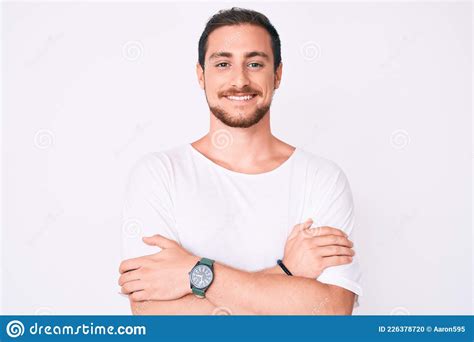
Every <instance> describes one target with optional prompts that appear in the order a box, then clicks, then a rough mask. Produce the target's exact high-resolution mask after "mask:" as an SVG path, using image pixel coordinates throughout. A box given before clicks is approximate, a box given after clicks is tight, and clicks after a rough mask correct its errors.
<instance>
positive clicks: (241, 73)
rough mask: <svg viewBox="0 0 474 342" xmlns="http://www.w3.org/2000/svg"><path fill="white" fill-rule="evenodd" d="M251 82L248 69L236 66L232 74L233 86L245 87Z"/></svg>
mask: <svg viewBox="0 0 474 342" xmlns="http://www.w3.org/2000/svg"><path fill="white" fill-rule="evenodd" d="M249 83H250V80H249V78H248V75H247V71H246V70H245V69H244V68H242V67H240V68H239V67H236V68H234V73H233V75H232V82H231V84H232V86H233V87H235V88H239V89H241V88H244V87H246V86H248V85H249Z"/></svg>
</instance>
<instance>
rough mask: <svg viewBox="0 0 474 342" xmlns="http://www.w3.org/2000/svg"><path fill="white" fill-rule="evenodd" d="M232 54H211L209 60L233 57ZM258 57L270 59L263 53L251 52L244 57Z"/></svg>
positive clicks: (223, 52)
mask: <svg viewBox="0 0 474 342" xmlns="http://www.w3.org/2000/svg"><path fill="white" fill-rule="evenodd" d="M232 56H233V55H232V53H230V52H227V51H220V52H214V53H213V54H211V55H210V56H209V60H213V59H216V58H219V57H228V58H230V57H232ZM256 56H260V57H263V58H265V59H267V60H269V59H270V57H269V56H268V55H267V54H266V53H265V52H263V51H251V52H247V53H245V55H244V57H245V58H251V57H256Z"/></svg>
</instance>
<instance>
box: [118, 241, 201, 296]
mask: <svg viewBox="0 0 474 342" xmlns="http://www.w3.org/2000/svg"><path fill="white" fill-rule="evenodd" d="M143 242H145V243H146V244H147V245H150V246H157V247H160V248H162V250H161V251H160V252H158V253H156V254H152V255H146V256H143V257H139V258H134V259H128V260H125V261H122V263H121V264H120V269H119V272H120V274H121V276H120V278H119V285H120V286H121V287H122V293H124V294H127V295H129V297H130V298H131V299H132V301H145V300H172V299H178V298H181V297H183V296H185V295H187V294H190V293H191V288H190V286H189V275H188V272H189V271H190V270H191V269H192V268H193V266H194V265H195V264H196V263H197V262H198V261H199V260H200V258H198V257H196V256H194V255H192V254H190V253H189V252H188V251H186V250H185V249H184V248H183V247H181V246H180V245H179V244H178V243H177V242H176V241H173V240H170V239H167V238H165V237H163V236H161V235H154V236H152V237H145V238H143Z"/></svg>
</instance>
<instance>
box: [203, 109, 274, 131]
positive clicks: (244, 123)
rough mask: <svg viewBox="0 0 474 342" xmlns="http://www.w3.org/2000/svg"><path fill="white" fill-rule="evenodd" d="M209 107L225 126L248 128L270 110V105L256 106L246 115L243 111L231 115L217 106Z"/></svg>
mask: <svg viewBox="0 0 474 342" xmlns="http://www.w3.org/2000/svg"><path fill="white" fill-rule="evenodd" d="M209 109H210V110H211V113H212V114H214V116H215V117H216V118H217V119H219V120H220V121H221V122H222V123H223V124H224V125H226V126H229V127H234V128H249V127H252V126H253V125H255V124H257V123H258V122H259V121H260V120H262V118H263V117H264V116H265V114H267V113H268V111H269V110H270V105H268V106H263V107H257V108H256V109H255V111H254V112H253V113H251V114H249V115H247V116H245V115H244V114H243V113H239V114H237V115H232V114H230V113H228V112H226V111H225V110H224V109H223V108H222V107H219V106H211V105H209Z"/></svg>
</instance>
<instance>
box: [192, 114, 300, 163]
mask: <svg viewBox="0 0 474 342" xmlns="http://www.w3.org/2000/svg"><path fill="white" fill-rule="evenodd" d="M192 145H193V147H194V148H195V149H197V150H198V151H199V152H201V153H202V154H204V155H205V156H206V157H208V158H209V159H211V160H213V161H214V162H216V163H218V164H221V165H223V166H225V167H227V168H229V169H234V170H253V169H255V168H256V167H257V168H258V169H260V168H266V167H267V166H268V167H270V168H272V167H274V165H275V164H274V163H280V162H281V161H282V160H284V159H286V158H288V157H289V156H290V155H291V153H292V152H293V150H294V148H293V147H292V146H290V145H288V144H286V143H284V142H282V141H281V140H279V139H277V138H276V137H274V136H273V135H272V132H271V128H270V112H268V113H267V114H266V115H265V116H264V117H263V118H262V119H261V120H260V121H259V122H258V123H257V124H255V125H253V126H252V127H249V128H234V127H229V126H226V125H225V124H223V123H222V122H221V121H220V120H218V119H217V118H216V117H215V116H214V115H212V113H211V121H210V129H209V133H208V134H206V135H205V136H204V137H202V138H201V139H199V140H197V141H196V142H194V143H192ZM269 161H273V162H269ZM269 163H270V164H269Z"/></svg>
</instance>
